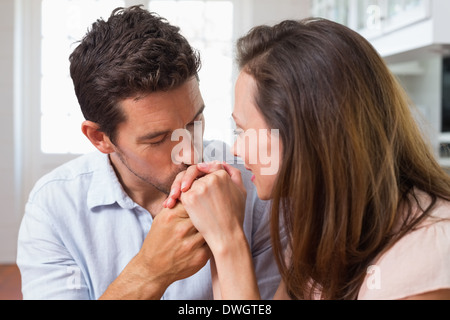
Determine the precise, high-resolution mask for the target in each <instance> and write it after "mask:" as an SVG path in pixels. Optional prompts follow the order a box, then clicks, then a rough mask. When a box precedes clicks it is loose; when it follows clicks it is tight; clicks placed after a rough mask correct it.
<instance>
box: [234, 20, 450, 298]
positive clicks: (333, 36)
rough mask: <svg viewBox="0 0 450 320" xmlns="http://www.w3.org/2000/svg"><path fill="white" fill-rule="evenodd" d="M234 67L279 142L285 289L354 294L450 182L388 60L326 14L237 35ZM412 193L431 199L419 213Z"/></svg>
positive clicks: (274, 223)
mask: <svg viewBox="0 0 450 320" xmlns="http://www.w3.org/2000/svg"><path fill="white" fill-rule="evenodd" d="M238 63H239V66H240V69H241V70H242V72H247V73H248V74H250V75H251V76H252V77H253V78H254V79H255V81H256V84H257V89H256V93H255V101H256V105H257V108H258V109H259V111H260V112H261V114H262V115H263V117H264V119H265V121H266V122H267V124H268V125H269V126H270V127H271V128H275V129H279V132H280V138H281V141H282V144H283V154H282V165H281V167H280V170H279V174H278V177H277V182H276V184H275V186H274V190H273V195H272V200H273V208H272V218H271V219H272V220H271V230H272V238H273V244H274V245H273V248H274V252H275V256H276V259H277V262H278V265H279V267H280V271H281V274H282V277H283V280H284V282H285V284H286V287H287V291H288V293H289V294H290V295H291V296H292V297H294V298H311V297H317V296H316V295H315V293H316V292H317V291H316V290H318V292H319V293H320V294H321V298H324V299H355V298H357V296H358V292H359V290H360V287H361V285H362V283H363V281H364V277H365V276H366V270H367V267H368V266H369V265H370V263H373V260H374V259H375V258H376V257H377V256H378V255H380V254H381V253H383V252H384V251H386V250H387V249H389V248H390V247H391V246H392V245H393V244H394V243H395V242H396V241H397V240H398V239H400V238H401V237H403V236H404V235H405V234H406V233H408V232H410V231H411V230H413V229H414V228H415V227H416V226H418V224H419V223H420V222H421V221H423V219H425V218H426V217H427V216H428V215H429V213H430V211H431V209H432V208H433V207H434V205H435V203H436V199H437V198H444V199H447V200H450V178H449V177H448V175H446V174H445V172H444V171H443V169H442V168H441V167H440V166H439V164H438V163H437V161H436V159H435V158H434V155H433V153H432V151H431V148H430V147H429V145H428V144H427V143H426V142H425V140H424V139H423V137H422V134H421V132H420V130H419V128H418V126H417V124H416V122H415V120H414V118H413V116H412V114H411V111H410V105H409V101H408V99H407V97H406V95H405V94H404V92H403V90H402V89H401V87H400V86H399V84H398V82H397V81H396V79H395V78H394V77H393V76H392V74H391V73H390V71H389V69H388V68H387V66H386V65H385V63H384V61H383V59H382V58H381V57H380V56H379V55H378V54H377V52H376V50H375V49H374V48H373V47H372V46H371V45H370V43H369V42H367V41H366V40H365V39H364V38H363V37H361V36H360V35H359V34H357V33H356V32H354V31H352V30H350V29H349V28H347V27H345V26H342V25H340V24H337V23H334V22H331V21H328V20H324V19H306V20H303V21H283V22H282V23H280V24H278V25H275V26H273V27H269V26H260V27H256V28H254V29H253V30H251V31H250V32H249V34H248V35H246V36H245V37H243V38H242V39H240V40H239V41H238ZM415 189H419V190H421V191H424V192H426V193H427V194H429V195H430V196H431V199H432V202H431V204H430V206H429V207H427V208H423V210H420V211H419V212H415V211H414V210H413V204H414V203H413V202H417V199H416V198H415V194H414V190H415ZM401 208H403V209H406V212H404V211H403V210H400V209H401ZM419 208H420V205H419ZM280 221H284V224H285V227H286V228H285V229H286V231H287V234H288V238H289V250H287V252H289V256H288V257H287V260H288V262H286V257H285V254H286V248H283V247H282V246H281V241H280V235H279V229H280V228H279V225H280V223H281V222H280Z"/></svg>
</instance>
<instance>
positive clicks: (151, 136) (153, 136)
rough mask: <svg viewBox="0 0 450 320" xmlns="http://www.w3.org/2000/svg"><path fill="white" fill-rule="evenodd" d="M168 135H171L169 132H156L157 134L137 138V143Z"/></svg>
mask: <svg viewBox="0 0 450 320" xmlns="http://www.w3.org/2000/svg"><path fill="white" fill-rule="evenodd" d="M169 133H171V131H169V130H165V131H158V132H151V133H148V134H146V135H145V136H142V137H139V138H137V141H147V140H152V139H155V138H157V137H161V136H164V135H166V134H169Z"/></svg>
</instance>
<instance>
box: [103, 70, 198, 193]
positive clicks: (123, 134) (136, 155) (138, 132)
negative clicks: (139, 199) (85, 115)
mask: <svg viewBox="0 0 450 320" xmlns="http://www.w3.org/2000/svg"><path fill="white" fill-rule="evenodd" d="M121 107H122V110H123V112H124V113H125V116H126V120H125V121H124V122H122V123H120V124H119V125H118V127H117V135H116V141H115V146H114V149H115V153H114V154H112V157H111V158H112V161H113V163H114V162H116V165H115V167H116V171H118V174H119V176H120V178H121V180H122V183H125V184H132V185H133V187H134V188H136V187H138V188H139V187H141V188H145V190H150V189H151V188H155V189H156V190H158V191H160V192H162V193H165V194H168V193H169V191H170V187H171V185H172V182H173V180H174V179H175V176H176V175H177V174H178V173H179V172H181V171H183V170H185V169H186V168H187V164H191V163H193V161H194V154H195V152H194V150H193V147H191V146H189V148H188V149H189V150H191V151H192V152H183V154H182V155H180V156H179V158H178V159H176V160H177V161H176V162H178V164H176V162H175V163H174V161H173V159H172V157H171V153H172V150H173V148H174V147H175V146H176V145H177V144H179V143H180V141H172V140H171V136H172V132H173V131H174V130H177V129H187V130H188V131H190V132H191V134H192V136H194V135H193V129H194V122H195V121H202V122H203V123H204V121H203V120H204V119H203V109H204V102H203V99H202V97H201V94H200V90H199V84H198V81H197V79H196V78H192V79H190V80H188V81H186V83H184V84H183V85H182V86H180V87H178V88H176V89H173V90H169V91H167V92H163V91H161V92H155V93H151V94H148V95H145V96H138V97H134V98H129V99H126V100H124V101H122V102H121ZM203 126H204V124H203ZM202 131H203V130H202ZM185 143H186V142H185ZM192 143H193V142H192ZM184 150H186V149H184ZM117 161H120V163H117ZM180 163H181V164H180ZM125 187H130V186H125Z"/></svg>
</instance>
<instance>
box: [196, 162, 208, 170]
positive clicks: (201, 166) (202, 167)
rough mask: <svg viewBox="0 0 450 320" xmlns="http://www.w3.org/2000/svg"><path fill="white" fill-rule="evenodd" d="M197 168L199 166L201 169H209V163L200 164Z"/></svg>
mask: <svg viewBox="0 0 450 320" xmlns="http://www.w3.org/2000/svg"><path fill="white" fill-rule="evenodd" d="M197 166H198V167H199V168H200V169H207V168H208V167H209V166H208V164H207V163H204V162H202V163H199V164H198V165H197Z"/></svg>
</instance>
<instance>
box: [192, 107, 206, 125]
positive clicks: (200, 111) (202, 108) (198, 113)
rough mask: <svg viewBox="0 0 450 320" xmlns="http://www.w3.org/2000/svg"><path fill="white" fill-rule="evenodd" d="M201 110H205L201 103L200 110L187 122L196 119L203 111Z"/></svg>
mask: <svg viewBox="0 0 450 320" xmlns="http://www.w3.org/2000/svg"><path fill="white" fill-rule="evenodd" d="M203 111H205V105H202V107H201V108H200V110H199V111H198V112H197V114H196V115H195V116H194V119H192V121H191V122H189V123H192V122H194V121H195V119H197V117H198V116H199V115H201V114H202V113H203Z"/></svg>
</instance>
